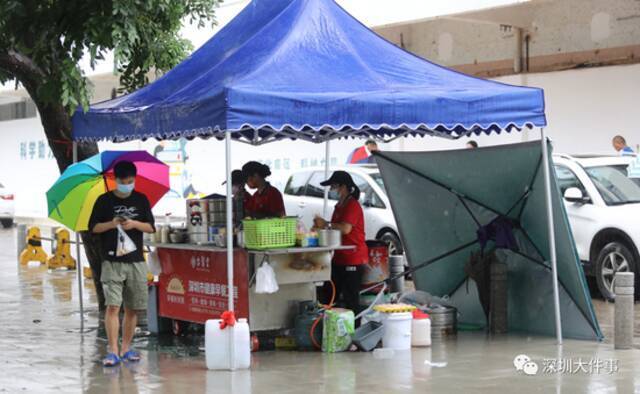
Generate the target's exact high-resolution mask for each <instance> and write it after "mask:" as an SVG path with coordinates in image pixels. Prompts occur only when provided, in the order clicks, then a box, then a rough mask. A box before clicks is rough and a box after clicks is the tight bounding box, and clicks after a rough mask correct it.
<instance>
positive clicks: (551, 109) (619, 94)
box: [392, 64, 640, 154]
mask: <svg viewBox="0 0 640 394" xmlns="http://www.w3.org/2000/svg"><path fill="white" fill-rule="evenodd" d="M495 80H497V81H500V82H505V83H509V84H515V85H524V86H536V87H540V88H543V89H544V94H545V104H546V109H545V111H546V114H547V122H548V127H547V128H546V130H547V132H548V134H549V136H550V137H551V138H552V140H553V141H554V147H555V150H556V152H562V153H603V154H615V151H614V150H613V148H612V147H611V139H612V137H613V136H614V135H616V134H621V135H623V136H624V137H625V138H626V139H627V142H628V143H629V145H631V146H632V147H633V148H634V149H636V150H638V149H637V148H638V145H639V144H640V125H639V124H638V121H637V116H636V113H637V107H638V103H639V102H640V91H639V90H638V87H639V86H640V64H632V65H620V66H608V67H597V68H585V69H577V70H566V71H555V72H547V73H533V74H520V75H509V76H503V77H500V78H495ZM538 138H539V130H530V131H524V132H522V133H517V132H516V133H503V134H500V135H496V134H494V135H491V136H478V137H473V139H474V140H476V141H478V142H479V143H480V145H481V146H483V145H484V146H486V145H496V144H506V143H516V142H521V141H530V140H535V139H538ZM466 140H467V139H462V140H459V141H448V140H444V139H439V138H412V139H408V140H406V141H398V142H395V143H394V144H393V145H392V147H393V149H398V150H401V149H404V150H439V149H455V148H462V147H464V144H465V141H466Z"/></svg>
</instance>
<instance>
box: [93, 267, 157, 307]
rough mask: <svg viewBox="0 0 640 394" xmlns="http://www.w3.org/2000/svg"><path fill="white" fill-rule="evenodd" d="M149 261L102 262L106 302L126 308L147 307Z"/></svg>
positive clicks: (102, 280) (101, 278)
mask: <svg viewBox="0 0 640 394" xmlns="http://www.w3.org/2000/svg"><path fill="white" fill-rule="evenodd" d="M147 271H148V269H147V263H145V262H144V261H143V262H139V263H118V262H111V261H103V262H102V275H101V276H100V282H102V288H103V289H104V297H105V300H106V304H107V305H110V306H120V305H122V303H123V302H124V306H125V308H129V309H134V310H142V309H147V299H148V298H149V290H148V288H147Z"/></svg>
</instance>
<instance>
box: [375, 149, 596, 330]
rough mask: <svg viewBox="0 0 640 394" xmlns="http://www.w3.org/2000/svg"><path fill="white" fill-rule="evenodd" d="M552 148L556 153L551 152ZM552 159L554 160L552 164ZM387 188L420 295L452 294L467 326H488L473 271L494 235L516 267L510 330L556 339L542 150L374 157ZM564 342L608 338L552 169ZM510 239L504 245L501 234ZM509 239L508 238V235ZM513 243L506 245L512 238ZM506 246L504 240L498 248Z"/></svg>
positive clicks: (511, 287)
mask: <svg viewBox="0 0 640 394" xmlns="http://www.w3.org/2000/svg"><path fill="white" fill-rule="evenodd" d="M549 149H550V148H549ZM549 157H550V156H549ZM376 162H377V163H378V165H379V167H380V171H381V174H382V177H383V179H384V183H385V188H386V190H387V192H388V194H389V199H390V201H391V205H392V208H393V212H394V214H395V217H396V221H397V223H398V228H399V230H400V233H401V236H402V241H403V243H404V246H405V250H406V253H407V258H408V260H409V263H410V265H411V266H412V267H415V266H418V265H420V264H424V263H425V262H429V263H428V264H427V265H426V266H425V267H424V268H421V269H419V270H417V271H416V272H415V273H414V281H415V285H416V289H419V290H424V291H427V292H429V293H431V294H433V295H436V296H445V295H448V296H449V297H450V298H451V301H452V303H453V304H454V305H455V306H456V307H457V308H458V311H459V312H460V313H461V314H460V318H459V319H460V321H461V322H463V323H472V324H481V325H484V324H486V318H485V314H484V311H483V308H482V306H481V304H480V301H479V297H478V291H477V288H476V286H475V285H472V286H466V285H465V283H466V282H467V280H468V277H467V275H466V274H465V265H466V264H467V262H468V261H469V256H470V255H471V253H472V252H477V251H479V250H480V249H481V242H480V241H482V238H484V237H482V236H481V237H480V239H479V234H480V235H482V234H485V235H486V234H487V232H488V233H492V234H493V235H492V236H489V237H488V238H489V239H490V241H489V242H488V243H487V244H486V246H487V248H489V247H494V246H496V243H500V242H502V243H505V242H506V243H507V244H510V245H508V246H509V247H506V248H502V249H499V252H498V253H499V256H500V258H501V260H503V261H505V262H506V263H507V265H508V313H509V315H508V326H509V330H511V331H522V332H527V333H533V334H542V335H554V334H555V324H554V322H555V320H554V318H555V316H554V306H555V304H554V296H553V275H552V266H551V263H550V261H551V256H550V248H549V231H548V221H547V215H546V198H547V194H546V192H545V183H544V171H543V168H544V167H543V164H547V165H549V166H550V168H552V167H551V165H552V164H551V159H548V162H547V163H544V160H543V152H542V144H541V143H540V142H539V141H536V142H532V143H522V144H515V145H502V146H496V147H488V148H482V149H465V150H454V151H440V152H382V153H379V154H376ZM550 181H551V193H550V197H551V201H552V207H553V223H554V227H555V229H554V230H555V231H554V232H553V234H554V235H555V240H556V248H555V251H556V255H557V271H558V287H559V307H560V311H561V313H560V315H561V320H562V334H563V335H564V336H566V337H570V338H581V339H601V338H602V333H601V331H600V328H599V326H598V322H597V320H596V316H595V313H594V310H593V305H592V303H591V298H590V296H589V293H588V290H587V286H586V280H585V276H584V272H583V270H582V268H581V266H580V262H579V260H578V255H577V252H576V249H575V244H574V240H573V238H572V235H571V232H570V228H569V222H568V219H567V216H566V213H565V208H564V205H563V201H562V197H561V195H560V192H559V189H558V187H557V183H556V179H555V176H553V170H551V176H550ZM496 233H498V234H500V233H502V235H498V236H497V242H496V237H495V234H496ZM505 234H507V235H510V236H505ZM505 237H506V238H510V240H505V239H504V238H505ZM500 238H502V239H500Z"/></svg>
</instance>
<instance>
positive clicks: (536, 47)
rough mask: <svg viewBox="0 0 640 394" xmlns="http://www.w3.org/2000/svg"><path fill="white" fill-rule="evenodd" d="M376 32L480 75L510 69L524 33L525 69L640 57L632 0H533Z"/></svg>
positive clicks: (639, 13)
mask: <svg viewBox="0 0 640 394" xmlns="http://www.w3.org/2000/svg"><path fill="white" fill-rule="evenodd" d="M474 21H475V22H474ZM510 25H513V26H519V27H521V28H522V29H523V30H522V34H521V35H520V36H519V35H518V34H517V33H518V32H517V30H516V28H515V27H512V26H510ZM375 30H376V32H377V33H379V34H380V35H382V36H383V37H385V38H387V39H388V40H390V41H391V42H393V43H395V44H396V45H400V46H403V47H404V48H405V49H407V50H409V51H411V52H414V53H416V54H418V55H419V56H422V57H424V58H427V59H430V60H432V61H435V62H437V63H439V64H442V65H445V66H448V67H453V68H456V69H458V70H460V71H463V72H467V73H471V74H474V75H478V76H499V75H506V74H513V73H514V58H515V57H522V58H523V61H524V62H526V60H527V59H526V46H527V44H526V41H527V36H528V37H529V39H528V42H529V44H528V48H529V52H528V53H529V57H528V65H529V71H530V72H541V71H554V70H561V69H568V68H574V67H585V66H594V65H607V64H622V63H635V62H638V61H639V59H640V1H637V0H608V1H604V0H555V1H533V2H528V3H522V4H517V5H511V6H506V7H502V8H498V9H493V10H486V11H477V12H472V13H466V14H460V15H453V16H450V17H440V18H435V19H430V20H426V21H422V22H415V23H407V24H400V25H392V26H386V27H379V28H376V29H375ZM519 37H520V38H519ZM518 44H520V45H521V46H522V52H520V55H517V56H516V53H517V48H518Z"/></svg>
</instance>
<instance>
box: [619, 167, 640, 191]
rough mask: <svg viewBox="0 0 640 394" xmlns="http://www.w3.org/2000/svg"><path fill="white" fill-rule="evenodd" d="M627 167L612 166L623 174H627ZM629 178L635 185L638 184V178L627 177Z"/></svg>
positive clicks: (639, 184)
mask: <svg viewBox="0 0 640 394" xmlns="http://www.w3.org/2000/svg"><path fill="white" fill-rule="evenodd" d="M628 167H629V166H628V165H617V166H613V168H615V169H616V170H618V171H620V172H621V173H623V174H624V176H628V173H627V168H628ZM629 179H631V180H632V181H633V182H634V183H635V184H636V185H638V186H640V178H629Z"/></svg>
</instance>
